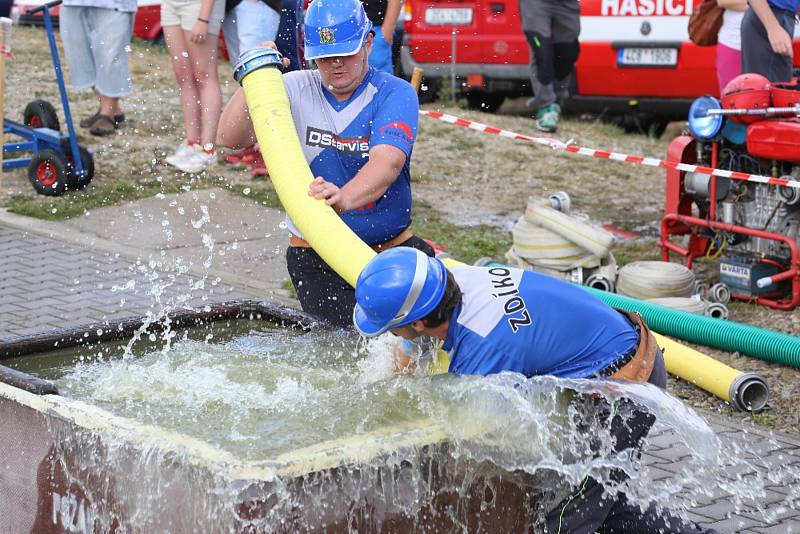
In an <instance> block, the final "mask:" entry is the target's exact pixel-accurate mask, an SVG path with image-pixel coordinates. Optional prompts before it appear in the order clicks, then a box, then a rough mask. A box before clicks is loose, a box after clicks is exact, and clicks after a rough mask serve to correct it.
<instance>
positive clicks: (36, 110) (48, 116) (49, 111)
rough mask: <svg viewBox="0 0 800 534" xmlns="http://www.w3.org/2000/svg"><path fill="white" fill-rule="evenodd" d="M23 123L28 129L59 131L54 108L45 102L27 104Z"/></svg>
mask: <svg viewBox="0 0 800 534" xmlns="http://www.w3.org/2000/svg"><path fill="white" fill-rule="evenodd" d="M23 123H24V124H25V126H28V127H30V128H50V129H51V130H55V131H59V130H60V129H61V126H60V125H59V123H58V115H57V114H56V110H55V108H54V107H53V105H52V104H50V102H48V101H46V100H34V101H33V102H30V103H28V105H27V106H25V112H24V113H23Z"/></svg>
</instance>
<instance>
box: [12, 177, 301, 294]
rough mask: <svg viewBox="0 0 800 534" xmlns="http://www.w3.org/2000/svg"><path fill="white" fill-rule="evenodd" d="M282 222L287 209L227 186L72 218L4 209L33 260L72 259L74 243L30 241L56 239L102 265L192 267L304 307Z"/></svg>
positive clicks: (36, 262) (188, 269) (202, 275)
mask: <svg viewBox="0 0 800 534" xmlns="http://www.w3.org/2000/svg"><path fill="white" fill-rule="evenodd" d="M283 221H284V213H283V212H282V211H280V210H276V209H272V208H267V207H265V206H262V205H260V204H259V203H257V202H254V201H252V200H250V199H248V198H245V197H241V196H239V195H235V194H232V193H230V192H228V191H225V190H223V189H208V190H198V191H189V192H185V193H180V194H176V195H160V196H158V197H153V198H148V199H144V200H141V201H137V202H131V203H128V204H124V205H121V206H108V207H104V208H98V209H96V210H92V211H90V212H89V213H87V214H86V215H84V216H82V217H78V218H75V219H68V220H65V221H42V220H39V219H33V218H30V217H23V216H20V215H15V214H13V213H9V212H8V211H7V210H0V224H2V225H4V226H6V227H8V228H13V229H16V230H20V231H23V232H25V233H26V235H27V236H28V237H27V238H26V243H25V244H24V245H20V243H19V241H18V240H15V239H14V238H13V236H7V237H5V238H4V239H6V242H5V243H4V244H5V245H7V246H8V247H9V249H8V250H9V251H11V249H12V248H13V250H16V251H17V255H20V254H27V260H26V263H27V264H28V265H44V264H45V263H46V262H48V261H52V258H53V255H54V254H61V255H63V256H64V259H67V258H68V257H70V254H74V253H75V252H74V251H71V250H70V249H69V248H67V249H66V250H60V251H52V250H48V251H47V252H41V251H38V250H37V251H31V249H30V246H31V245H33V244H34V243H39V244H41V243H42V242H43V241H42V238H50V239H54V240H56V241H58V242H60V243H69V244H72V245H77V246H79V247H85V248H87V249H89V250H93V251H96V252H98V254H96V256H97V258H96V261H95V263H96V264H100V263H105V264H112V265H113V264H114V263H115V260H114V258H115V257H122V258H124V259H127V260H130V261H132V262H142V263H143V264H145V265H148V267H150V268H153V269H156V270H164V271H174V270H185V271H186V272H187V273H188V274H191V275H194V276H195V277H197V278H205V279H209V280H215V279H219V280H220V281H222V282H224V283H226V284H229V285H232V286H234V287H239V288H243V289H248V290H255V293H254V296H256V297H257V298H264V299H269V300H273V301H276V302H279V303H281V304H284V305H289V306H297V302H296V300H294V299H293V298H291V296H290V295H289V293H288V292H287V291H286V290H285V289H284V288H283V285H284V284H285V283H286V281H288V280H289V273H288V272H287V270H286V260H285V249H286V245H287V242H288V235H289V234H288V231H287V230H286V229H285V225H284V224H283ZM45 242H46V239H45ZM100 252H102V253H100ZM126 268H127V266H126ZM101 271H104V270H103V269H101V270H98V272H97V273H96V274H97V275H98V276H100V275H101ZM11 276H13V272H8V273H7V275H6V279H7V280H8V278H10V277H11ZM81 278H82V277H81ZM12 285H14V284H12Z"/></svg>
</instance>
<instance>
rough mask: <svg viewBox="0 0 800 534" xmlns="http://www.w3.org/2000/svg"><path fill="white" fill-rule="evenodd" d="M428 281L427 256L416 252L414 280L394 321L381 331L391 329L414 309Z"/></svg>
mask: <svg viewBox="0 0 800 534" xmlns="http://www.w3.org/2000/svg"><path fill="white" fill-rule="evenodd" d="M427 279H428V256H426V255H425V254H423V253H421V252H418V253H417V265H416V267H415V268H414V280H412V282H411V288H409V290H408V295H406V299H405V301H404V302H403V305H402V306H400V310H399V311H398V312H397V315H395V316H394V319H392V320H391V321H389V324H387V325H386V327H384V328H383V331H384V332H386V331H387V330H389V329H391V328H392V327H393V326H395V325H396V324H398V323H400V322H402V321H403V319H405V318H406V317H407V316H408V314H409V312H410V311H411V309H412V308H413V307H414V304H416V303H417V299H419V294H420V293H422V288H423V287H424V286H425V280H427Z"/></svg>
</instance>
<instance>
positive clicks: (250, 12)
mask: <svg viewBox="0 0 800 534" xmlns="http://www.w3.org/2000/svg"><path fill="white" fill-rule="evenodd" d="M280 20H281V16H280V14H279V13H278V12H277V11H275V10H274V9H272V8H271V7H269V6H268V5H267V4H265V3H264V2H261V1H260V0H242V1H241V2H239V5H237V6H236V7H234V8H233V9H231V10H230V11H229V12H228V13H226V14H225V20H224V22H223V23H222V31H223V33H224V34H225V46H226V47H227V49H228V57H230V59H231V63H232V64H235V63H236V61H237V60H238V59H239V56H240V55H241V53H242V52H246V51H248V50H251V49H253V48H256V47H258V45H259V43H261V42H262V41H274V40H275V36H276V35H277V34H278V24H280Z"/></svg>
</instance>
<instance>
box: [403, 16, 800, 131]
mask: <svg viewBox="0 0 800 534" xmlns="http://www.w3.org/2000/svg"><path fill="white" fill-rule="evenodd" d="M699 1H700V0H581V2H580V9H581V33H580V45H581V51H580V57H579V58H578V61H577V63H576V65H575V73H574V74H575V75H574V76H573V87H572V91H571V93H572V97H571V99H570V101H569V102H568V105H567V106H568V109H570V110H572V111H576V112H583V111H592V112H598V111H605V112H606V113H609V114H620V115H621V114H624V115H625V116H626V117H627V118H628V119H629V120H633V121H635V122H636V121H638V122H641V123H642V124H643V125H646V124H650V125H651V126H652V125H655V127H656V129H658V128H660V127H662V126H663V125H664V124H665V123H666V121H668V120H678V119H683V118H685V117H686V113H687V111H688V109H689V106H690V105H691V103H692V101H693V100H694V99H695V98H696V97H698V96H701V95H706V94H709V95H718V94H719V88H718V87H717V78H716V66H715V53H716V49H715V47H713V46H711V47H701V46H697V45H695V44H694V43H692V42H690V41H689V37H688V32H687V24H688V20H689V15H690V14H691V12H692V7H693V5H694V4H696V3H698V2H699ZM406 2H407V3H406V22H405V31H404V33H405V36H404V40H403V48H402V50H401V61H402V69H403V72H404V73H405V74H406V75H408V74H410V73H411V72H412V70H413V68H414V67H421V68H422V69H423V70H424V80H425V82H426V83H425V87H423V90H426V93H423V97H427V98H430V97H433V96H434V95H436V94H437V93H438V92H439V91H440V89H441V88H442V87H445V88H447V87H450V85H454V86H455V87H454V89H455V90H457V91H459V92H461V93H463V94H464V96H465V97H466V99H467V102H468V103H469V105H470V106H472V107H475V108H481V109H484V110H487V111H493V110H496V109H497V108H498V107H500V105H501V104H502V103H503V101H504V99H505V98H507V97H517V96H523V95H530V94H531V88H530V80H529V76H530V70H529V64H530V50H529V48H528V43H527V41H526V39H525V36H524V34H523V33H522V28H521V25H520V16H519V1H518V0H406ZM794 57H795V58H796V61H797V60H798V59H797V58H800V43H799V42H798V41H795V55H794Z"/></svg>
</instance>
